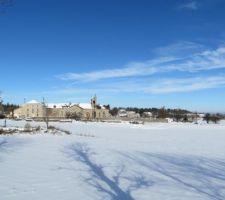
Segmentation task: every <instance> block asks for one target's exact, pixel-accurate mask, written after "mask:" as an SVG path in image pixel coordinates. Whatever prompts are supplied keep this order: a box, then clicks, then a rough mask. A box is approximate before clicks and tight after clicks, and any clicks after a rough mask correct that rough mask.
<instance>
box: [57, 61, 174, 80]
mask: <svg viewBox="0 0 225 200" xmlns="http://www.w3.org/2000/svg"><path fill="white" fill-rule="evenodd" d="M174 60H176V58H174V57H161V58H158V59H154V60H147V61H145V62H131V63H128V64H127V65H126V66H124V67H122V68H116V69H107V70H100V71H92V72H87V73H66V74H62V75H58V76H57V77H58V78H60V79H62V80H67V81H85V82H86V81H88V82H89V81H96V80H100V79H107V78H123V77H133V76H146V75H152V74H155V73H158V72H160V71H162V69H160V67H158V66H160V65H161V64H165V63H168V62H171V61H174Z"/></svg>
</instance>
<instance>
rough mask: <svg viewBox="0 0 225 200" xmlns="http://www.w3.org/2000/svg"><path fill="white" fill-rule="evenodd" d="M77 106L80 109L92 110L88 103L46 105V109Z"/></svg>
mask: <svg viewBox="0 0 225 200" xmlns="http://www.w3.org/2000/svg"><path fill="white" fill-rule="evenodd" d="M72 106H79V107H80V108H82V109H92V107H91V104H90V103H48V108H62V107H72Z"/></svg>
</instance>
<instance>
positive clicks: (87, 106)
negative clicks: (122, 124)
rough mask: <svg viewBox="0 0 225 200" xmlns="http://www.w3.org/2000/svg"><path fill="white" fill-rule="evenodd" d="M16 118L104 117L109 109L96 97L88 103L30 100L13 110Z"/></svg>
mask: <svg viewBox="0 0 225 200" xmlns="http://www.w3.org/2000/svg"><path fill="white" fill-rule="evenodd" d="M14 116H15V117H17V118H45V117H48V118H50V119H65V118H74V119H86V120H91V119H106V118H109V117H110V114H109V110H108V109H106V108H105V107H104V106H101V105H99V104H97V97H96V96H95V97H94V98H92V99H91V102H90V103H49V104H46V105H45V104H43V103H41V102H38V101H35V100H32V101H29V102H27V103H25V104H24V105H22V106H21V107H20V108H18V109H16V110H15V111H14Z"/></svg>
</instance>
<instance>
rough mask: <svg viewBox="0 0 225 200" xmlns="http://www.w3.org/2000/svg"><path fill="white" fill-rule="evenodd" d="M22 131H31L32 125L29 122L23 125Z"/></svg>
mask: <svg viewBox="0 0 225 200" xmlns="http://www.w3.org/2000/svg"><path fill="white" fill-rule="evenodd" d="M24 132H32V127H31V125H30V124H29V123H26V124H25V125H24Z"/></svg>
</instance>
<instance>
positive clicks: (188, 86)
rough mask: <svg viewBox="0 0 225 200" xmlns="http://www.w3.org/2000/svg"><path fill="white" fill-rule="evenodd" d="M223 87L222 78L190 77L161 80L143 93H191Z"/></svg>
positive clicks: (223, 81) (224, 84)
mask: <svg viewBox="0 0 225 200" xmlns="http://www.w3.org/2000/svg"><path fill="white" fill-rule="evenodd" d="M224 86H225V77H224V76H210V77H192V78H184V79H168V80H161V82H160V83H157V84H155V85H152V86H149V87H145V88H144V91H145V92H149V93H158V94H159V93H160V94H162V93H178V92H192V91H199V90H205V89H212V88H219V87H224Z"/></svg>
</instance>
